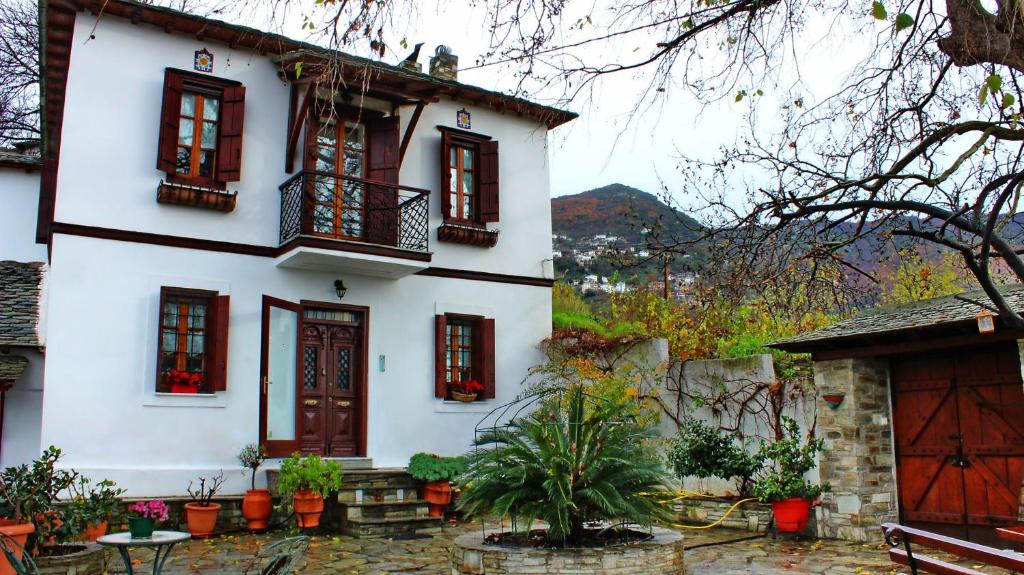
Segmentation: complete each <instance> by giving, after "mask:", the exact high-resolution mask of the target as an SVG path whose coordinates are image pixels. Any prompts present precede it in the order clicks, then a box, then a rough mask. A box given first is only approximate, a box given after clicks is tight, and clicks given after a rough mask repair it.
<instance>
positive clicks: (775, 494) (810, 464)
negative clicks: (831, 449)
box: [754, 416, 830, 503]
mask: <svg viewBox="0 0 1024 575" xmlns="http://www.w3.org/2000/svg"><path fill="white" fill-rule="evenodd" d="M782 431H783V437H782V438H781V439H779V440H777V441H775V442H773V443H766V444H764V445H762V446H761V449H760V450H759V451H758V454H757V455H758V458H760V460H761V461H762V462H767V461H770V462H771V465H769V466H768V471H767V472H766V473H765V474H764V476H763V477H761V478H760V479H758V480H757V483H755V485H754V495H756V496H757V498H758V499H760V500H761V501H762V502H764V503H770V502H772V501H782V500H783V499H790V498H792V497H799V498H801V499H811V500H813V499H817V498H818V497H820V496H821V494H822V492H823V491H828V490H829V489H830V486H829V484H828V483H825V484H822V485H815V484H813V483H811V482H810V481H809V480H808V479H807V478H806V477H804V474H805V473H807V472H808V471H810V470H812V469H814V467H815V465H816V462H815V456H816V455H817V454H818V452H819V451H821V448H822V445H823V443H824V442H823V441H822V440H821V439H820V438H817V439H815V438H811V439H808V440H807V443H806V444H805V445H800V429H799V427H797V424H796V421H794V420H793V419H792V418H790V417H786V416H783V417H782Z"/></svg>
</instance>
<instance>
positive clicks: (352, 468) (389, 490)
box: [267, 457, 442, 538]
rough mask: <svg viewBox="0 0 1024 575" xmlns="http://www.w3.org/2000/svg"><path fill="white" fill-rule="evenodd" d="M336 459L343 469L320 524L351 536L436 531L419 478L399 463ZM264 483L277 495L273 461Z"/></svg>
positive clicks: (436, 523) (437, 521)
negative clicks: (381, 466)
mask: <svg viewBox="0 0 1024 575" xmlns="http://www.w3.org/2000/svg"><path fill="white" fill-rule="evenodd" d="M326 459H334V460H336V461H338V462H339V463H340V464H341V466H342V469H343V470H344V475H343V477H342V486H341V489H340V490H339V491H338V497H337V499H336V500H332V501H327V502H326V503H327V505H325V509H324V517H323V518H321V521H320V523H321V528H322V529H324V530H325V531H333V532H337V533H342V534H344V535H351V536H353V537H396V538H398V537H412V536H417V535H429V534H433V533H440V532H441V523H442V518H441V517H430V516H429V513H430V506H429V505H428V504H427V502H426V501H423V500H422V499H420V498H419V488H420V482H419V481H416V480H415V479H413V478H412V477H411V476H410V475H409V474H408V473H406V472H405V469H404V468H393V469H375V468H374V467H373V461H372V460H371V459H369V458H365V457H340V458H326ZM267 483H268V487H269V489H270V491H271V493H272V494H273V495H274V496H275V497H277V466H276V465H274V464H270V465H268V466H267Z"/></svg>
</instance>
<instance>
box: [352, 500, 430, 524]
mask: <svg viewBox="0 0 1024 575" xmlns="http://www.w3.org/2000/svg"><path fill="white" fill-rule="evenodd" d="M343 507H344V510H345V517H346V518H347V519H348V520H349V521H351V520H353V519H356V520H363V521H371V520H377V519H412V518H416V517H426V516H427V515H428V514H429V513H430V505H429V504H428V503H427V502H426V501H419V500H413V501H393V502H364V503H362V504H354V503H349V504H346V505H344V506H343Z"/></svg>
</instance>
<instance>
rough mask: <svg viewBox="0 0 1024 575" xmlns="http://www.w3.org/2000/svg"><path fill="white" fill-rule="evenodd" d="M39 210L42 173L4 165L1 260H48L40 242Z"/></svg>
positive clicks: (1, 172) (0, 190)
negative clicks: (37, 231) (37, 236)
mask: <svg viewBox="0 0 1024 575" xmlns="http://www.w3.org/2000/svg"><path fill="white" fill-rule="evenodd" d="M38 211H39V172H26V171H25V170H24V169H21V168H2V167H0V261H3V260H13V261H16V262H45V261H46V246H45V245H44V244H37V243H36V214H37V213H38Z"/></svg>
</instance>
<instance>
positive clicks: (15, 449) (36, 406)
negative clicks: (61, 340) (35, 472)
mask: <svg viewBox="0 0 1024 575" xmlns="http://www.w3.org/2000/svg"><path fill="white" fill-rule="evenodd" d="M11 353H12V354H13V355H21V356H24V357H26V358H28V366H26V367H25V372H24V373H23V374H22V375H21V377H20V378H19V379H18V381H16V382H15V384H14V386H13V387H12V388H11V389H10V390H8V391H7V393H6V394H5V395H4V417H3V430H2V433H0V438H2V441H3V444H2V445H0V469H2V468H5V467H10V466H12V465H21V464H23V463H29V462H30V461H32V460H33V459H35V458H36V457H37V456H38V455H39V452H40V450H41V449H40V443H39V434H40V429H41V427H42V409H43V355H42V354H41V353H40V352H38V351H33V350H26V349H16V350H12V351H11Z"/></svg>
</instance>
